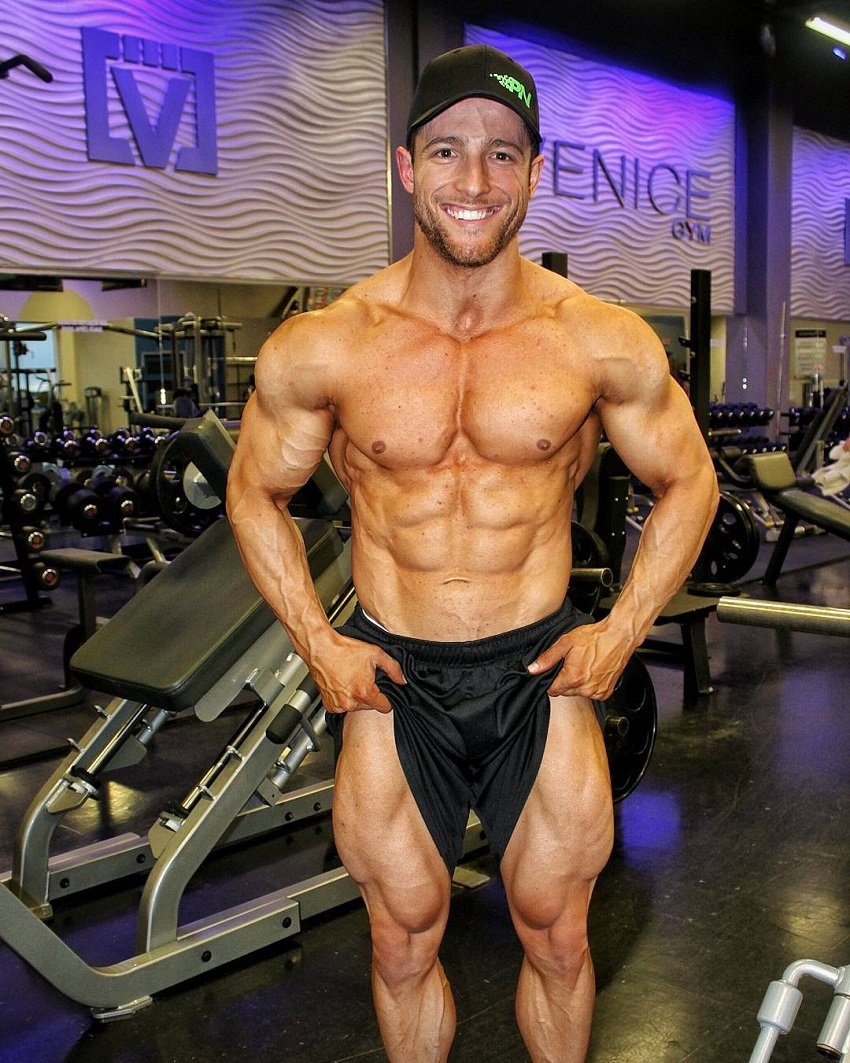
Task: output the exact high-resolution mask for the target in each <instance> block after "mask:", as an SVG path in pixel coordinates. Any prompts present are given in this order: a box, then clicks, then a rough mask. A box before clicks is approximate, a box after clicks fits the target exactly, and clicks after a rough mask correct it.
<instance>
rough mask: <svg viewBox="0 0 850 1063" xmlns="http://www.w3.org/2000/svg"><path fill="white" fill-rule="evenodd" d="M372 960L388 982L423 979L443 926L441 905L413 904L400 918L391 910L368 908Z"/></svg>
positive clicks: (444, 924) (437, 946)
mask: <svg viewBox="0 0 850 1063" xmlns="http://www.w3.org/2000/svg"><path fill="white" fill-rule="evenodd" d="M369 916H370V929H371V935H372V962H373V965H374V967H375V970H376V972H377V973H378V974H379V975H380V977H381V979H382V980H383V981H384V982H385V983H387V984H388V985H390V986H392V985H400V984H402V983H405V982H415V981H420V980H422V979H424V978H425V977H426V976H427V975H428V974H429V972H430V971H431V970H432V969H433V967H434V965H435V963H436V962H437V954H438V951H439V948H440V943H441V942H442V939H443V932H444V931H445V926H446V913H445V911H444V909H443V906H442V905H439V904H434V905H429V906H425V907H421V906H417V911H416V913H415V917H414V914H413V913H412V912H408V913H406V915H405V917H404V918H400V917H399V915H398V914H394V913H392V912H391V911H388V910H383V911H380V912H374V911H372V910H370V913H369Z"/></svg>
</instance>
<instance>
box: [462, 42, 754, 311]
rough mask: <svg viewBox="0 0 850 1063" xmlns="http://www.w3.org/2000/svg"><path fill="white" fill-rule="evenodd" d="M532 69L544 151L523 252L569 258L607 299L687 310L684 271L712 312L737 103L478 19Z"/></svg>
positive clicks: (725, 306) (729, 210) (726, 282)
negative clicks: (708, 279)
mask: <svg viewBox="0 0 850 1063" xmlns="http://www.w3.org/2000/svg"><path fill="white" fill-rule="evenodd" d="M466 39H467V42H468V43H470V44H472V43H481V44H492V45H493V46H494V47H496V48H500V49H501V50H502V51H504V52H507V53H508V54H509V55H512V56H513V57H514V58H515V59H517V60H518V61H519V62H520V63H522V64H523V65H524V66H526V67H527V68H528V69H529V70H530V71H531V72H532V74H533V75H534V78H535V82H536V84H537V89H538V95H539V97H540V99H539V105H540V122H541V132H542V134H543V138H544V144H543V149H542V150H543V154H544V156H545V158H546V164H545V169H544V174H543V178H542V180H541V183H540V185H539V186H538V189H537V192H536V193H535V196H534V198H533V200H532V202H531V205H530V207H529V212H528V218H527V219H526V223H525V226H524V228H523V230H522V232H521V234H520V247H521V248H522V250H523V253H524V254H527V255H528V256H529V257H530V258H532V259H534V260H535V261H540V258H541V256H542V254H543V252H545V251H564V252H566V253H567V254H568V255H569V263H570V276H571V277H572V278H573V279H574V280H575V281H577V283H579V284H580V285H582V287H584V288H586V289H587V290H588V291H590V292H592V293H593V294H595V295H598V296H600V297H601V298H604V299H609V300H612V301H623V302H627V303H640V304H655V305H658V306H666V307H683V306H688V305H689V304H690V272H691V270H692V269H707V270H710V271H711V275H712V309H713V311H714V312H715V313H719V314H724V313H727V314H728V313H732V312H733V309H734V306H733V299H734V290H733V286H734V261H735V232H734V228H735V226H734V219H735V211H734V185H735V182H734V163H735V110H734V107H733V105H732V104H731V103H730V102H729V101H727V100H722V99H718V98H716V97H713V96H707V95H704V94H702V93H697V92H692V91H689V90H686V89H681V88H678V87H677V86H674V85H671V84H668V83H666V82H662V81H658V80H656V79H654V78H651V77H648V76H646V75H643V74H637V73H635V72H633V71H629V70H625V69H621V68H618V67H613V66H608V65H603V64H601V63H598V62H594V61H591V60H588V59H583V58H580V57H578V56H574V55H570V54H568V53H566V52H563V51H560V50H558V49H556V48H549V47H544V46H543V45H541V44H538V43H532V42H529V41H525V40H521V39H519V38H515V37H509V36H505V35H503V34H500V33H496V32H493V31H490V30H485V29H482V28H480V27H477V26H468V27H467V29H466Z"/></svg>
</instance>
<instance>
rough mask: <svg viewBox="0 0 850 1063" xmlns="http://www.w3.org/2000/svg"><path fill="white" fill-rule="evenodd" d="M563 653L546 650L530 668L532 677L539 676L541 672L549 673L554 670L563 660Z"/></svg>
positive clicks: (552, 649)
mask: <svg viewBox="0 0 850 1063" xmlns="http://www.w3.org/2000/svg"><path fill="white" fill-rule="evenodd" d="M563 656H564V655H563V653H558V651H557V650H555V649H554V648H550V649H548V650H544V651H543V653H541V654H540V656H539V657H538V658H536V660H533V661H532V662H531V664H530V665H529V666H528V671H529V672H531V674H532V675H539V674H540V673H541V672H548V671H549V669H550V668H554V667H555V665H556V664H558V662H559V661H561V660H562V659H563Z"/></svg>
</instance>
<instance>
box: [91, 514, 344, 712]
mask: <svg viewBox="0 0 850 1063" xmlns="http://www.w3.org/2000/svg"><path fill="white" fill-rule="evenodd" d="M300 527H301V533H302V535H303V536H304V542H305V546H306V548H307V556H308V559H309V562H310V573H311V575H312V577H313V581H314V582H315V581H316V580H317V579H318V578H319V576H320V575H321V574H322V573H323V572H325V571H326V570H327V569H328V568H329V567H330V565H331V564H332V562H333V561H334V560H335V559H336V558H338V557H339V556H340V554H342V552H343V543H342V540H341V539H340V536H339V534H338V532H337V531H336V529H335V528H334V527H333V526H332V525H330V524H328V523H326V522H324V521H319V520H307V521H303V522H301V524H300ZM273 623H276V621H275V617H274V615H273V613H272V611H271V609H269V607H268V605H267V604H266V602H265V601H264V600H263V599H262V598H261V597H260V594H259V592H258V591H257V589H256V587H255V586H254V584H253V583H252V582H251V579H250V577H249V576H248V573H247V572H246V571H245V568H244V566H243V564H242V560H241V558H240V556H239V552H238V550H237V547H236V540H235V539H234V537H233V532H232V531H231V529H230V525H229V524H228V523H227V521H225V520H220V521H217V522H216V523H215V524H213V525H211V526H210V527H209V528H208V529H207V530H206V531H205V532H204V533H203V534H202V535H201V536H200V537H199V538H198V539H195V540H194V541H193V542H192V543H190V544H189V546H188V547H187V548H186V549H185V550H184V551H183V552H182V553H180V554H178V555H177V557H175V559H174V560H173V561H172V562H171V563H170V564H169V565H168V566H167V567H166V568H165V569H164V570H163V571H162V572H160V573H159V574H158V575H157V576H156V578H155V579H152V580H151V581H150V582H149V583H147V584H146V585H145V586H144V587H142V588H141V589H140V590H139V591H138V592H137V593H136V594H135V595H134V597H133V598H131V599H130V600H129V601H128V602H127V604H126V605H125V606H124V607H123V608H122V609H120V610H119V611H118V612H117V613H116V614H115V616H114V617H113V618H112V619H111V620H110V621H109V623H108V624H107V625H106V626H105V627H102V628H101V629H100V630H99V631H97V632H95V634H94V635H92V636H91V638H89V639H88V640H87V641H86V642H84V643H83V645H82V646H81V647H80V648H79V649H78V650H77V652H76V653H75V654H74V656H73V657H72V659H71V667H72V670H73V672H74V674H75V675H76V676H77V677H78V678H79V679H80V681H81V682H82V683H83V684H84V685H85V686H87V687H88V688H89V689H90V690H96V691H100V692H102V693H105V694H112V695H117V696H118V697H122V698H127V699H130V700H133V701H140V702H146V703H147V704H149V705H156V706H157V708H160V709H165V710H167V711H168V712H183V711H184V710H186V709H192V708H194V707H195V706H196V705H197V704H198V702H199V701H201V700H202V699H203V697H204V695H206V694H207V693H208V692H209V690H210V689H211V688H212V687H213V686H214V684H215V683H217V682H218V680H219V679H220V678H221V677H222V676H223V675H224V674H225V673H226V672H227V671H228V670H229V669H230V668H231V667H232V666H233V665H234V664H235V663H236V661H237V660H238V659H239V658H240V657H241V656H242V654H243V653H245V651H246V650H248V649H249V648H250V647H251V646H253V644H254V643H255V642H256V641H257V640H258V639H259V637H260V636H261V635H262V634H263V633H264V632H265V631H266V630H267V629H268V628H269V627H270V626H271V625H272V624H273Z"/></svg>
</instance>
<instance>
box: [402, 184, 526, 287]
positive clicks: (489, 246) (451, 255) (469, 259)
mask: <svg viewBox="0 0 850 1063" xmlns="http://www.w3.org/2000/svg"><path fill="white" fill-rule="evenodd" d="M527 209H528V201H527V200H526V201H525V202H521V203H518V204H517V205H516V206H515V207H514V209H513V211H511V212H510V213H509V214H506V215H504V216H503V215H501V214H500V215H499V216H498V217H499V219H500V220H501V224H500V225H499V227H498V228H496V229H495V231H494V232H493V234H492V236H490V238H489V239H488V240H487V242H486V243H483V244H482V243H481V242H480V240H479V239H478V238H477V237H475V236H471V237H470V238H466V239H464V238H463V237H460V238H458V239H455V240H453V239H452V237H451V235H450V233H449V232H448V231H447V230H448V226H447V225H446V223H445V221H444V220H443V215H442V212H441V211H440V210H439V209H436V210H435V209H434V208H433V207H432V206H431V205H430V204H429V203H427V202H426V201H425V197H424V196H423V195H422V193H421V192H416V193H415V194H414V196H413V216H414V218H415V219H416V222H417V224H418V226H419V228H420V229H421V230H422V233H423V235H424V236H425V239H426V240H427V241H428V243H429V244H430V245H431V247H432V248H433V249H434V250H435V251H436V252H437V254H438V255H440V257H441V258H443V259H444V260H445V261H446V262H449V263H451V265H453V266H460V267H461V268H463V269H475V268H477V267H478V266H486V265H488V264H489V263H490V262H492V261H493V260H494V259H495V258H498V256H499V255H500V254H501V253H502V251H504V249H505V248H506V247H507V246H508V244H509V243H510V242H511V240H513V238H514V237H515V236H516V234H517V233H518V232H519V230H520V227H521V225H522V223H523V221H524V220H525V214H526V211H527ZM488 223H490V222H489V219H488Z"/></svg>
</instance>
